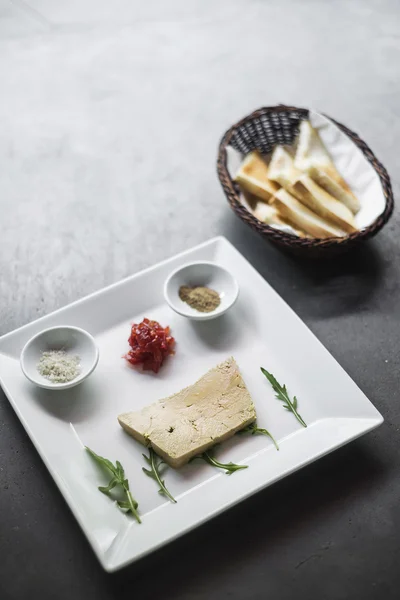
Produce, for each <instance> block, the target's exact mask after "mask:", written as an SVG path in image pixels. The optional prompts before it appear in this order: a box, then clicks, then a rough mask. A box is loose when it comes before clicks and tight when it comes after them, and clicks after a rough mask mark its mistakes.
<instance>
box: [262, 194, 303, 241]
mask: <svg viewBox="0 0 400 600" xmlns="http://www.w3.org/2000/svg"><path fill="white" fill-rule="evenodd" d="M254 216H255V217H256V218H257V219H258V220H259V221H261V222H262V223H266V224H267V225H280V226H281V227H282V226H285V225H286V226H287V225H288V226H289V227H291V228H292V229H293V231H294V233H295V234H296V235H298V236H299V237H305V234H304V232H303V231H300V229H299V228H298V227H297V226H296V225H295V224H294V223H291V222H290V220H289V219H286V218H285V217H283V216H282V215H281V214H280V213H279V211H278V210H277V209H276V207H275V206H271V205H270V204H265V203H264V202H258V203H257V206H256V208H255V210H254Z"/></svg>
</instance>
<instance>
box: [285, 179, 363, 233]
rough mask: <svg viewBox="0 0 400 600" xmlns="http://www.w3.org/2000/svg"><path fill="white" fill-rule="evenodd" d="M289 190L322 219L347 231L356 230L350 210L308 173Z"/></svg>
mask: <svg viewBox="0 0 400 600" xmlns="http://www.w3.org/2000/svg"><path fill="white" fill-rule="evenodd" d="M291 190H292V194H293V195H294V196H296V197H297V198H298V199H299V200H300V201H301V202H302V203H303V204H305V205H306V206H308V208H310V209H311V210H312V211H314V212H315V213H316V214H317V215H319V216H320V217H322V218H323V219H328V220H329V221H332V223H335V224H336V225H338V226H339V227H340V228H341V229H343V231H346V232H347V233H353V232H354V231H357V228H356V226H355V222H354V216H353V213H352V212H351V210H350V209H348V208H347V206H345V205H344V204H342V202H340V201H339V200H336V198H334V197H333V196H331V195H330V194H328V192H326V191H325V190H324V189H323V188H322V187H320V186H319V185H318V184H317V183H315V181H313V180H312V179H311V177H309V176H308V175H302V176H301V177H300V179H299V180H298V181H296V183H294V184H293V185H292V186H291Z"/></svg>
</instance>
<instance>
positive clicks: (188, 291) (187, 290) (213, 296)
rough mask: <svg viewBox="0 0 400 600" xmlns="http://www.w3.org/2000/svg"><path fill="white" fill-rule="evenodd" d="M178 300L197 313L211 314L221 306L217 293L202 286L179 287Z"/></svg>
mask: <svg viewBox="0 0 400 600" xmlns="http://www.w3.org/2000/svg"><path fill="white" fill-rule="evenodd" d="M179 298H180V299H181V300H182V301H183V302H186V304H189V306H191V307H192V308H194V309H195V310H198V311H199V312H206V313H207V312H212V311H213V310H215V309H216V308H218V306H219V305H220V304H221V298H220V296H219V294H218V292H216V291H215V290H212V289H211V288H208V287H203V286H195V287H189V286H188V285H181V287H180V288H179Z"/></svg>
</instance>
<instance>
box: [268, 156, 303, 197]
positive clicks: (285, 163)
mask: <svg viewBox="0 0 400 600" xmlns="http://www.w3.org/2000/svg"><path fill="white" fill-rule="evenodd" d="M301 175H302V173H301V171H299V170H298V169H296V168H295V166H294V161H293V158H292V157H291V156H290V154H289V152H287V151H286V150H285V149H284V148H282V146H276V148H275V149H274V151H273V153H272V156H271V161H270V163H269V166H268V178H269V179H271V180H272V181H276V182H278V183H280V185H281V186H282V187H284V188H285V189H288V188H290V186H291V185H292V184H293V183H294V182H295V181H296V180H297V179H298V178H299V177H300V176H301Z"/></svg>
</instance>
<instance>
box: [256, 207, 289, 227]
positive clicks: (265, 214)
mask: <svg viewBox="0 0 400 600" xmlns="http://www.w3.org/2000/svg"><path fill="white" fill-rule="evenodd" d="M254 216H255V217H256V219H258V220H259V221H261V222H262V223H266V224H267V225H283V221H282V219H281V218H280V216H279V213H278V211H277V209H276V207H275V206H270V205H269V204H265V202H257V205H256V207H255V209H254Z"/></svg>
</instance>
